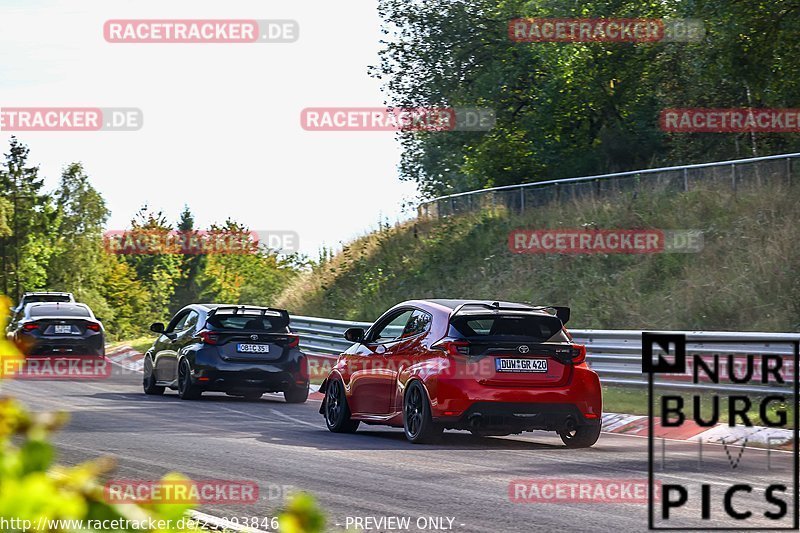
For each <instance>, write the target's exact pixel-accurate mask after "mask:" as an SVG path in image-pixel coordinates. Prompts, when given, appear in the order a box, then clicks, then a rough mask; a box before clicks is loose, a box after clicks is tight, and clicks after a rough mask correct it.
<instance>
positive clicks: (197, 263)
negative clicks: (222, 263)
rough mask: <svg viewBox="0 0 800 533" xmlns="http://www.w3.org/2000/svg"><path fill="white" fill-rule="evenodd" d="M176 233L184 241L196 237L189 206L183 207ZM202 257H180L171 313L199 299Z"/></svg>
mask: <svg viewBox="0 0 800 533" xmlns="http://www.w3.org/2000/svg"><path fill="white" fill-rule="evenodd" d="M177 229H178V231H179V232H180V234H181V235H182V236H183V237H184V238H185V239H191V238H192V237H193V236H197V231H196V230H195V227H194V215H192V212H191V210H190V209H189V206H188V205H187V206H184V208H183V211H182V212H181V216H180V220H179V221H178V227H177ZM203 262H204V257H203V256H202V255H200V254H196V253H184V254H181V256H180V267H179V268H180V278H179V279H178V282H177V285H176V287H175V294H174V296H173V297H172V303H171V305H170V309H171V312H172V313H175V312H177V311H178V310H179V309H181V308H182V307H183V306H185V305H187V304H190V303H196V302H198V301H199V299H200V293H201V290H202V287H201V286H200V280H199V279H198V278H199V276H200V272H201V270H202V268H203Z"/></svg>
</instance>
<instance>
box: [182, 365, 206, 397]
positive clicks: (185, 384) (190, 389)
mask: <svg viewBox="0 0 800 533" xmlns="http://www.w3.org/2000/svg"><path fill="white" fill-rule="evenodd" d="M201 394H203V391H201V390H200V389H199V388H198V387H197V385H195V384H194V383H192V369H191V367H190V366H189V361H187V360H186V359H181V362H180V364H179V365H178V396H180V397H181V400H196V399H198V398H199V397H200V395H201Z"/></svg>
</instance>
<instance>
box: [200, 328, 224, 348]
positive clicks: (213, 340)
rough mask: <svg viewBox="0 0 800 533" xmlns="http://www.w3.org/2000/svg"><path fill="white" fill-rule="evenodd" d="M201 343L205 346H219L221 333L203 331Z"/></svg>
mask: <svg viewBox="0 0 800 533" xmlns="http://www.w3.org/2000/svg"><path fill="white" fill-rule="evenodd" d="M199 335H200V341H201V342H203V343H204V344H211V345H214V344H217V343H218V342H219V333H217V332H215V331H208V330H205V329H204V330H203V331H201V332H200V333H199Z"/></svg>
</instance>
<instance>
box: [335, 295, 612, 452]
mask: <svg viewBox="0 0 800 533" xmlns="http://www.w3.org/2000/svg"><path fill="white" fill-rule="evenodd" d="M569 314H570V311H569V308H568V307H547V306H542V307H534V306H530V305H525V304H518V303H508V302H490V301H468V300H411V301H408V302H403V303H401V304H398V305H396V306H394V307H393V308H391V309H389V310H388V311H387V312H386V313H384V314H383V315H382V316H381V317H380V318H379V319H378V320H377V321H375V323H374V324H373V325H372V326H371V327H370V328H369V329H368V330H367V331H364V330H362V329H360V328H351V329H349V330H347V331H346V332H345V338H347V340H349V341H351V342H353V343H355V344H353V346H351V347H350V348H349V349H348V350H347V351H346V352H344V353H343V354H341V355H340V356H339V359H338V360H337V362H336V364H335V366H334V367H333V369H332V371H331V373H330V374H329V375H328V377H327V378H326V379H325V381H324V382H323V384H322V387H321V389H320V390H321V391H322V392H324V393H325V399H324V401H323V402H322V406H321V407H320V413H321V414H323V415H324V416H325V421H326V423H327V426H328V429H330V430H331V431H333V432H336V433H352V432H354V431H356V429H357V428H358V425H359V423H361V422H364V423H366V424H381V425H389V426H395V427H401V426H402V427H403V428H404V429H405V434H406V437H407V438H408V440H410V441H411V442H414V443H422V442H431V441H434V440H436V439H437V438H438V437H439V436H440V435H441V434H442V431H443V430H444V429H460V430H469V431H471V432H472V433H474V434H477V435H509V434H512V433H521V432H523V431H533V430H547V431H556V432H558V434H559V435H560V436H561V439H562V440H563V441H564V443H565V444H566V445H567V446H568V447H571V448H582V447H588V446H591V445H593V444H594V443H595V442H597V439H598V437H599V436H600V424H601V414H602V409H603V400H602V391H601V388H600V380H599V378H598V377H597V374H596V373H595V372H594V371H592V370H591V369H589V367H588V366H587V365H586V362H585V361H586V347H585V346H583V345H580V344H576V343H574V342H573V341H572V336H571V335H570V334H569V332H567V330H566V329H565V328H564V324H565V323H566V322H567V321H568V320H569Z"/></svg>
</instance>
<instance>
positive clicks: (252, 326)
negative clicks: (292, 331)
mask: <svg viewBox="0 0 800 533" xmlns="http://www.w3.org/2000/svg"><path fill="white" fill-rule="evenodd" d="M207 325H208V326H210V327H212V328H213V329H230V330H256V331H265V332H267V333H288V331H289V328H287V327H286V321H285V320H284V319H283V317H279V316H261V315H257V316H256V315H214V316H212V317H210V318H209V319H208V322H207Z"/></svg>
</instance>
